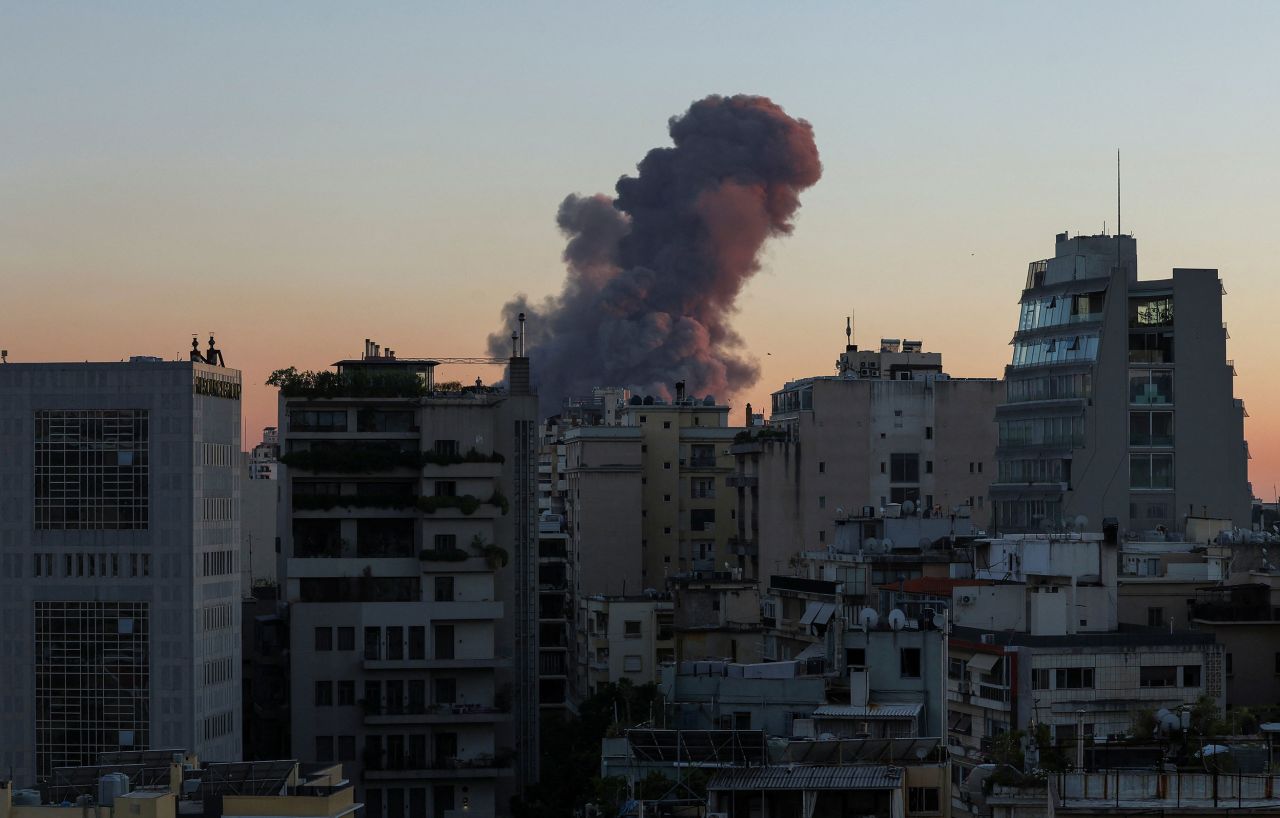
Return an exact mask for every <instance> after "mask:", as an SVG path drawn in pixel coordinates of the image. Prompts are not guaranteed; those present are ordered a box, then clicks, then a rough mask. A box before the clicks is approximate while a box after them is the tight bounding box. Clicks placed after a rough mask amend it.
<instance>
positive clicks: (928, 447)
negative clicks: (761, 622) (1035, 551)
mask: <svg viewBox="0 0 1280 818" xmlns="http://www.w3.org/2000/svg"><path fill="white" fill-rule="evenodd" d="M850 341H852V338H850ZM922 346H923V345H922V343H921V342H920V341H906V342H903V341H900V340H897V339H884V340H882V341H881V343H880V347H879V349H878V350H859V349H858V347H857V346H856V345H854V344H853V343H852V342H850V343H849V344H848V345H847V346H846V348H845V351H844V352H843V353H841V355H840V358H839V360H838V361H837V374H836V375H834V376H824V377H812V378H804V379H801V380H797V381H792V382H790V383H788V384H786V385H785V386H784V387H783V388H782V389H780V390H779V391H777V392H775V393H774V394H773V405H772V415H771V417H770V421H769V425H768V426H765V427H760V428H757V427H753V428H751V429H749V430H747V431H746V432H745V433H744V434H741V435H739V436H738V439H737V440H736V442H735V444H734V446H733V449H732V452H733V455H734V473H733V474H732V475H731V476H730V478H729V482H730V485H731V486H732V487H733V488H734V489H736V492H735V493H736V495H737V496H736V511H737V513H736V520H735V522H734V529H735V531H734V532H733V537H734V540H733V547H734V548H735V549H736V550H737V551H740V552H741V553H742V555H743V559H742V560H741V561H740V565H741V567H743V568H744V570H746V571H747V572H748V575H750V576H764V577H767V576H769V575H771V574H775V573H781V572H782V570H783V569H784V568H785V566H786V565H787V562H788V560H790V558H791V557H792V556H793V555H795V554H796V553H798V552H801V551H805V550H815V549H822V548H825V547H826V546H827V545H828V544H830V543H832V542H833V541H834V534H835V531H834V526H833V523H832V521H833V520H835V519H837V518H842V517H844V516H846V515H850V514H852V515H859V514H860V515H862V516H867V517H869V516H873V515H874V514H875V513H878V512H879V510H880V509H887V510H889V509H907V510H910V512H913V513H914V512H919V513H920V514H921V515H922V516H929V517H938V516H941V517H950V516H952V515H953V514H956V513H963V514H964V515H966V516H967V517H969V518H970V519H971V520H972V521H973V522H974V523H975V524H976V525H978V526H982V525H984V524H985V522H986V519H987V509H986V507H985V505H986V501H985V499H984V497H985V495H986V494H987V487H988V485H989V483H990V481H991V478H992V476H993V475H992V467H993V465H994V462H993V457H994V453H995V445H996V426H995V423H993V422H992V417H993V414H994V411H995V407H996V405H997V403H998V402H999V400H1000V396H1001V395H1002V393H1003V392H1002V387H1001V384H1000V383H999V381H997V380H995V379H971V378H964V379H962V378H951V377H950V376H948V375H947V374H946V373H945V372H944V370H943V367H942V355H941V354H940V353H931V352H924V351H923V349H922Z"/></svg>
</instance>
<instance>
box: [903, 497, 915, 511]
mask: <svg viewBox="0 0 1280 818" xmlns="http://www.w3.org/2000/svg"><path fill="white" fill-rule="evenodd" d="M902 513H903V514H915V513H916V504H915V503H913V502H911V501H910V500H905V501H903V503H902Z"/></svg>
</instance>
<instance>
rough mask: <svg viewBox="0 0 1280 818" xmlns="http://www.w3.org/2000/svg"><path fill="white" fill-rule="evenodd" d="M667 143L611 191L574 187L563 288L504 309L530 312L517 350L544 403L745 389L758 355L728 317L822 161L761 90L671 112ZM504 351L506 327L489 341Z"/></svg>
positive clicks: (566, 224) (510, 313) (809, 135)
mask: <svg viewBox="0 0 1280 818" xmlns="http://www.w3.org/2000/svg"><path fill="white" fill-rule="evenodd" d="M670 131H671V139H672V141H673V142H674V143H675V144H674V147H669V148H654V149H653V150H651V151H649V153H648V154H647V155H646V156H645V157H644V160H643V161H641V162H640V164H639V166H638V168H637V169H638V173H637V174H636V175H635V176H624V177H622V178H621V179H619V180H618V184H617V194H618V195H617V197H616V198H613V199H610V198H609V197H607V196H604V195H595V196H589V197H583V196H577V195H571V196H569V197H568V198H566V199H565V200H564V201H563V202H562V203H561V204H560V211H559V213H558V214H557V217H556V221H557V223H558V224H559V226H560V229H561V230H562V231H563V232H564V233H565V235H566V236H567V237H568V245H567V246H566V248H565V251H564V260H565V263H566V265H567V266H568V275H567V277H566V279H565V283H564V288H563V290H562V291H561V292H560V294H559V295H557V296H553V297H549V298H547V299H546V300H545V301H543V302H542V303H541V304H532V303H530V302H529V300H528V299H527V297H526V296H524V295H520V296H518V297H516V298H515V299H514V300H513V301H511V302H510V303H508V304H507V305H506V306H505V307H503V311H502V318H503V324H504V325H505V326H508V327H510V326H512V325H513V324H514V322H515V317H516V315H517V313H520V312H524V313H527V315H528V318H529V329H528V335H527V338H526V345H527V349H528V351H529V355H530V357H531V359H532V361H531V363H532V365H533V375H534V378H535V381H536V383H537V386H538V391H539V394H540V396H541V402H542V406H543V409H544V410H545V411H547V412H551V411H554V410H555V409H557V408H558V407H559V406H560V403H561V401H562V400H563V399H564V398H565V397H567V396H570V395H580V394H586V393H589V392H590V390H591V388H592V387H593V386H606V385H609V386H612V385H620V386H627V387H630V388H631V389H633V390H635V391H638V392H641V393H646V394H655V395H661V396H664V397H669V391H668V384H671V383H674V382H675V381H679V380H683V381H685V382H687V383H688V385H689V390H690V392H691V393H694V394H714V395H716V396H717V397H720V398H728V397H730V396H732V395H734V394H735V393H737V392H740V391H741V390H743V389H746V388H748V387H750V386H751V385H752V384H754V383H755V382H756V380H757V378H758V377H759V366H758V364H757V362H756V360H755V359H754V358H752V357H750V356H749V355H747V354H746V353H745V352H744V351H743V350H742V339H741V338H740V337H739V336H738V334H737V333H736V332H735V331H734V329H733V327H732V326H731V324H730V319H731V318H732V316H733V313H734V311H735V303H736V301H737V298H738V294H739V293H740V292H741V291H742V288H743V285H745V284H746V282H747V280H748V279H750V278H751V276H752V275H753V274H754V273H755V272H756V271H757V270H759V269H760V262H759V253H760V249H761V248H762V247H763V245H764V242H765V240H766V239H768V238H769V237H770V236H776V235H781V234H788V233H790V232H791V230H792V224H791V217H792V216H793V215H794V214H795V212H796V209H797V208H798V207H799V206H800V191H802V190H804V189H805V188H808V187H810V186H811V185H813V184H814V183H815V182H817V181H818V177H819V176H821V174H822V164H821V163H820V162H819V160H818V149H817V146H816V145H815V144H814V141H813V128H812V127H811V126H810V125H809V123H808V122H805V121H804V120H803V119H793V118H792V117H790V116H788V115H787V114H786V112H785V111H783V110H782V108H781V107H779V106H778V105H776V104H774V103H773V102H771V101H770V100H768V99H766V98H765V97H758V96H733V97H721V96H709V97H707V98H706V99H702V100H699V101H697V102H695V103H693V105H691V106H690V107H689V110H688V111H686V112H685V113H684V115H682V116H678V117H672V119H671V122H670ZM489 347H490V350H491V354H493V355H495V356H503V355H507V354H510V339H509V335H507V334H506V333H504V332H499V333H495V334H494V335H491V336H489Z"/></svg>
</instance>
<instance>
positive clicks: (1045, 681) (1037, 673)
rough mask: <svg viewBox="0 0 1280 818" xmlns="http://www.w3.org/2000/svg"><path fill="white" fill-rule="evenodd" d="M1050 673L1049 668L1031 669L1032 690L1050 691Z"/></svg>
mask: <svg viewBox="0 0 1280 818" xmlns="http://www.w3.org/2000/svg"><path fill="white" fill-rule="evenodd" d="M1049 673H1050V670H1049V668H1047V667H1037V668H1032V669H1031V689H1032V690H1048V689H1049Z"/></svg>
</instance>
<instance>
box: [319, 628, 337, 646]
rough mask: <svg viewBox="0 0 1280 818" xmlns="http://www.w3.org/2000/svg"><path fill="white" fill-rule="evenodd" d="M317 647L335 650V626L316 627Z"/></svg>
mask: <svg viewBox="0 0 1280 818" xmlns="http://www.w3.org/2000/svg"><path fill="white" fill-rule="evenodd" d="M315 649H316V650H318V651H321V650H333V628H328V627H325V628H316V641H315Z"/></svg>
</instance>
